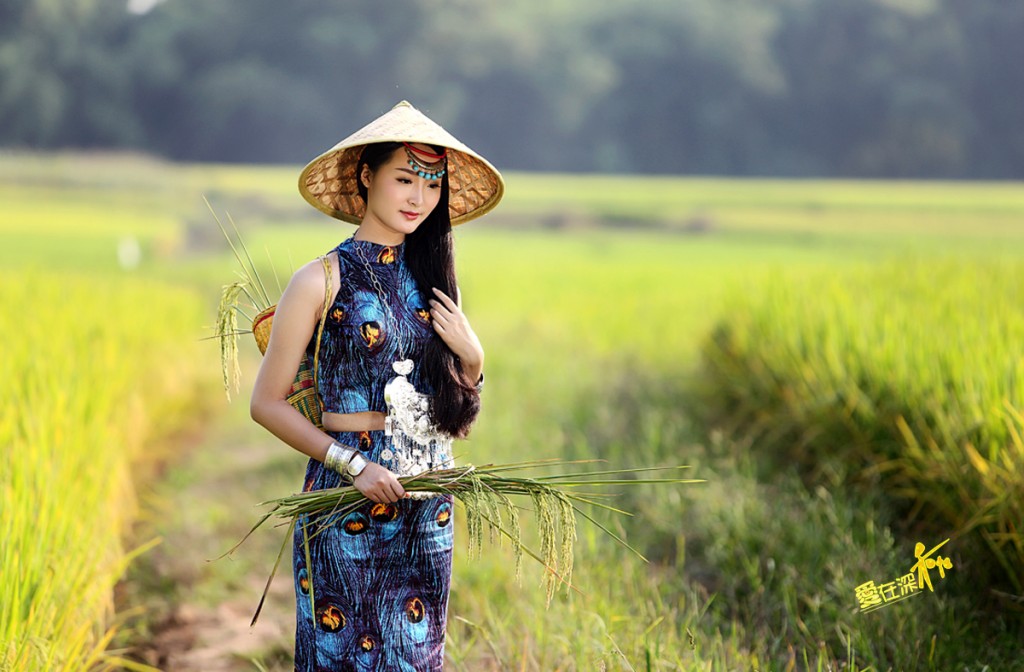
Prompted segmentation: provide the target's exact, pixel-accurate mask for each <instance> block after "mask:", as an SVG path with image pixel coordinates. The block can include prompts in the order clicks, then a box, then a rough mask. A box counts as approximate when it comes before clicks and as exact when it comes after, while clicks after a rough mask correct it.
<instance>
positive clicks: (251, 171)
mask: <svg viewBox="0 0 1024 672" xmlns="http://www.w3.org/2000/svg"><path fill="white" fill-rule="evenodd" d="M296 175H297V170H296V169H295V168H293V167H231V166H176V165H169V164H163V163H161V162H158V161H153V160H149V159H144V158H141V157H119V156H98V157H89V156H80V155H62V156H36V155H4V156H0V264H2V267H3V268H4V269H5V273H4V275H3V279H2V283H3V284H2V286H3V287H4V298H5V301H4V304H3V309H2V312H0V323H3V324H4V325H5V326H6V327H7V329H6V330H5V333H6V334H7V335H8V343H7V344H6V347H5V355H4V358H3V360H2V364H0V366H3V367H4V372H5V373H7V374H8V380H16V381H19V382H18V383H17V384H15V385H10V386H8V390H7V392H6V393H4V397H3V399H4V402H5V403H4V404H3V409H2V411H0V412H2V413H3V415H2V416H0V417H2V418H3V421H2V424H0V438H3V439H4V441H3V442H2V443H0V445H3V446H4V450H7V451H10V456H6V455H5V456H4V462H5V464H8V465H11V468H9V469H6V470H4V471H3V472H2V473H0V488H2V490H0V502H2V505H3V526H4V529H3V531H4V534H3V536H2V538H0V563H2V565H0V575H2V576H3V577H4V584H3V586H2V587H0V636H2V637H3V639H2V640H0V661H2V664H3V666H4V667H3V669H8V668H9V669H12V670H21V669H25V670H35V669H83V668H84V667H87V666H88V665H91V664H97V665H108V666H114V665H117V664H119V663H118V661H119V660H126V659H132V660H136V661H139V663H138V664H139V665H141V664H142V663H143V662H145V663H147V664H150V665H153V666H156V667H158V668H172V667H173V668H175V669H203V670H222V669H223V670H236V669H237V670H245V669H249V670H251V669H269V670H290V669H292V668H291V667H290V662H289V659H288V655H289V652H290V647H291V637H292V633H291V631H290V624H289V619H290V618H292V614H291V611H292V610H293V608H294V604H293V603H292V600H293V597H292V596H291V585H290V582H289V580H288V578H287V576H281V577H278V579H277V581H276V583H275V589H274V590H273V591H272V592H271V596H270V601H269V603H268V606H267V607H266V608H265V610H264V614H263V615H262V616H261V622H260V626H259V628H260V629H259V630H258V631H257V632H258V635H257V636H255V637H254V636H248V635H247V626H248V619H249V616H250V615H251V608H253V607H255V602H256V600H257V599H258V596H259V593H260V591H261V590H262V585H261V584H262V581H263V580H265V578H266V574H267V572H269V569H270V566H271V564H272V563H273V558H274V556H275V555H276V552H277V546H278V545H279V543H280V536H279V534H280V530H275V531H268V532H266V533H261V534H258V535H257V536H256V537H255V538H253V539H251V540H250V541H248V542H247V543H246V544H245V545H243V546H242V547H241V549H239V550H238V551H236V552H235V554H234V555H233V556H231V558H230V559H225V560H218V561H215V562H207V560H209V559H212V558H215V557H217V556H219V555H220V554H221V553H222V552H224V551H225V550H227V548H229V547H230V546H231V545H232V544H233V543H234V542H235V541H237V540H238V539H239V538H240V537H241V536H242V534H244V532H245V531H246V530H247V529H248V528H249V526H251V524H252V523H253V522H254V521H255V517H256V514H257V512H258V509H257V508H256V507H255V505H256V504H257V503H258V501H261V500H263V499H267V498H271V497H275V496H280V495H282V494H286V493H288V492H292V491H295V490H297V489H298V488H299V487H300V479H301V473H302V463H303V459H302V457H301V456H300V455H299V454H298V453H296V452H295V451H292V450H291V449H289V448H288V447H287V446H284V445H282V444H280V443H278V442H276V441H275V440H274V439H273V438H272V437H270V436H269V435H268V434H266V433H265V432H264V431H263V430H262V429H260V428H258V427H256V426H255V425H254V424H253V423H252V422H251V421H250V420H249V419H248V415H247V408H246V400H247V394H246V393H245V391H244V390H243V392H242V394H240V395H239V396H240V397H241V399H236V401H235V402H233V403H232V404H231V405H227V404H226V403H225V402H224V400H223V396H220V397H214V396H211V395H210V393H209V392H210V388H211V386H212V385H214V384H216V383H217V381H219V377H220V372H219V352H218V349H217V347H216V344H215V342H213V341H200V340H199V339H200V338H202V337H204V336H207V335H209V333H211V330H210V329H209V328H208V326H207V325H212V324H213V314H214V310H215V308H216V302H217V295H218V293H219V290H220V286H221V285H222V284H225V283H227V282H229V281H230V280H232V279H233V278H234V275H233V273H234V269H235V265H234V262H233V261H232V260H231V259H230V257H229V256H228V254H227V252H226V250H225V249H224V246H223V244H222V243H221V241H220V240H219V236H220V233H219V231H218V230H217V228H216V225H215V223H214V221H213V218H212V216H211V215H210V213H209V212H208V211H207V210H206V206H205V205H204V203H203V200H202V196H203V195H206V196H207V197H209V198H210V200H211V202H212V203H213V205H214V207H215V208H217V209H218V211H221V212H222V211H223V210H227V211H229V212H230V213H231V214H232V216H233V217H234V219H235V220H236V221H237V222H238V224H239V226H240V227H241V228H242V232H243V235H244V236H245V238H246V241H247V243H248V245H249V247H250V249H251V250H253V251H254V252H255V253H256V256H257V263H258V264H259V265H261V266H262V267H263V269H265V270H266V272H267V274H269V273H270V262H269V261H267V258H268V257H269V258H272V259H273V263H274V266H276V269H277V272H278V274H279V275H280V276H281V281H282V282H285V281H286V280H287V276H288V272H289V269H290V268H294V267H297V266H298V265H300V264H302V263H304V262H305V261H306V260H308V259H309V258H311V257H312V256H314V255H315V254H319V253H322V252H324V251H326V250H328V249H330V248H331V247H333V246H334V245H335V244H336V243H337V242H339V241H340V239H341V238H342V237H344V236H347V235H349V233H350V232H351V230H352V229H351V227H349V225H345V224H341V223H336V222H333V221H331V220H328V219H326V218H324V217H323V216H321V215H318V214H317V213H315V212H314V211H313V210H312V209H311V208H309V207H308V206H307V205H305V203H304V202H302V201H301V199H300V198H299V196H298V195H297V192H296V191H295V187H294V181H295V176H296ZM126 240H127V241H135V243H137V244H138V246H139V250H140V253H141V258H140V261H139V263H138V264H137V265H133V264H132V263H131V260H130V256H131V255H128V257H129V258H128V263H127V267H124V268H123V267H122V266H121V265H120V264H119V262H118V254H117V249H118V246H119V245H124V244H125V242H124V241H126ZM135 243H129V247H131V245H134V244H135ZM456 245H457V260H458V264H459V271H460V282H461V285H462V289H463V295H464V307H465V309H466V311H467V314H468V315H469V317H470V319H471V321H472V323H473V325H474V328H475V329H476V331H477V333H478V334H479V335H480V338H481V340H482V342H483V343H484V346H485V348H486V351H487V363H486V370H487V380H488V382H487V388H486V390H485V392H484V412H483V414H482V416H481V419H480V421H479V423H478V425H477V427H476V428H475V429H474V431H473V435H472V437H471V438H470V440H469V441H467V442H466V443H465V444H463V446H462V449H461V451H460V452H461V454H462V457H463V459H464V460H465V461H468V462H475V463H484V462H501V461H513V460H515V461H518V460H522V459H530V458H537V457H559V456H566V457H573V458H576V457H600V458H604V459H607V460H609V461H610V462H611V463H612V464H613V465H614V466H621V467H631V466H646V465H651V464H661V465H670V464H680V463H683V464H690V465H692V466H693V470H692V474H691V475H692V476H693V477H695V478H704V479H707V482H706V483H703V484H695V485H687V486H682V487H678V488H660V489H659V488H656V487H652V488H650V489H649V490H645V491H642V493H641V494H638V493H637V492H636V491H630V492H625V493H623V494H622V495H621V496H620V499H619V501H620V502H621V503H622V505H623V506H624V507H625V508H627V509H629V510H631V511H634V512H635V513H636V514H637V515H636V517H635V518H632V519H628V520H625V521H623V520H616V521H612V523H613V524H614V525H615V526H616V529H617V530H618V532H619V533H621V534H623V535H624V536H625V537H626V538H627V539H629V540H630V543H632V544H633V545H634V546H637V547H638V548H640V549H641V550H642V551H643V552H644V553H645V554H646V555H647V556H648V557H649V558H650V559H651V563H650V564H644V563H641V562H640V561H638V560H637V559H636V558H635V557H633V556H630V555H629V554H627V553H625V552H624V551H622V549H621V548H619V547H618V546H616V545H614V543H612V542H610V541H609V540H608V539H607V537H605V536H604V535H603V534H602V533H601V532H599V531H596V530H594V529H592V528H588V527H586V526H585V525H583V524H582V523H581V528H580V538H579V540H578V545H577V560H576V562H577V569H576V572H575V575H574V581H575V583H576V584H577V587H578V588H579V590H580V591H581V594H575V593H574V594H571V595H566V594H562V595H560V596H559V597H557V598H556V599H555V601H554V602H553V604H552V605H551V606H550V608H546V607H545V599H544V592H543V589H542V588H541V587H540V585H539V584H540V580H541V574H540V571H539V570H538V569H536V568H535V567H530V566H527V570H526V573H525V577H524V580H523V582H522V584H521V585H520V584H517V583H516V582H515V579H514V577H513V572H512V563H511V553H510V551H509V549H507V548H498V547H494V548H491V549H488V550H485V552H484V555H483V557H482V558H480V559H473V560H470V559H469V558H468V557H467V555H466V553H465V550H466V549H465V548H464V547H462V546H461V545H458V544H457V549H458V550H457V554H456V560H455V575H454V579H453V589H452V595H451V602H450V606H449V615H450V616H449V640H448V646H447V654H448V660H449V666H450V667H451V668H452V669H454V670H473V671H476V670H505V669H515V670H520V669H522V670H545V671H547V670H619V669H623V670H630V669H632V670H676V669H684V670H689V669H700V670H719V669H723V670H726V669H728V670H733V669H736V670H750V669H758V670H768V669H822V670H824V669H840V668H841V667H844V668H845V669H855V670H862V669H872V670H887V669H895V670H902V669H934V670H945V669H970V670H974V669H977V670H983V669H992V670H996V669H1014V668H1013V665H1015V664H1016V665H1019V661H1020V660H1022V659H1024V650H1022V648H1021V644H1020V642H1021V637H1022V632H1021V628H1022V619H1021V615H1020V609H1019V598H1015V597H1014V596H1019V595H1020V594H1021V586H1020V580H1021V573H1020V571H1019V567H1020V563H1021V562H1022V559H1024V553H1022V552H1021V549H1022V541H1021V536H1020V535H1021V523H1020V520H1021V518H1020V516H1021V508H1020V501H1021V497H1022V496H1024V477H1022V476H1021V474H1022V473H1024V472H1022V470H1021V467H1022V466H1024V460H1022V457H1021V450H1022V449H1021V442H1020V438H1019V436H1020V433H1021V431H1024V430H1022V429H1021V423H1020V422H1019V416H1018V415H1015V413H1018V412H1019V411H1020V409H1021V408H1024V399H1022V398H1021V395H1022V391H1021V383H1022V382H1024V370H1022V366H1024V365H1022V359H1021V357H1020V354H1019V350H1017V349H1015V346H1016V344H1017V343H1019V342H1020V336H1021V335H1022V334H1021V331H1022V330H1024V319H1022V311H1021V307H1020V304H1019V296H1021V291H1020V290H1022V289H1024V287H1022V281H1021V278H1022V277H1024V186H1022V185H1018V184H954V183H946V184H939V183H898V182H874V183H873V182H822V181H767V180H724V179H674V178H657V179H653V178H625V177H584V176H558V175H510V176H508V197H507V201H506V202H505V203H504V204H503V206H502V207H501V208H500V209H499V210H498V211H497V212H496V213H495V214H494V215H493V216H491V217H489V218H487V219H485V220H482V221H479V222H473V223H471V224H469V225H466V226H465V227H460V228H459V229H457V231H456ZM8 287H9V288H10V289H8ZM272 291H273V290H272ZM8 297H12V298H10V299H9V298H8ZM247 347H248V346H247ZM11 354H13V356H11ZM243 354H244V358H243V368H244V370H245V379H246V384H251V380H252V376H253V374H254V372H255V368H256V367H257V366H258V364H259V362H258V357H257V355H256V354H255V352H254V348H250V349H248V350H247V351H245V352H244V353H243ZM8 369H9V370H8ZM200 406H201V407H202V409H204V410H203V411H202V412H200V411H199V410H198V407H200ZM42 409H45V412H44V411H43V410H42ZM207 416H212V417H207ZM197 418H201V419H202V422H203V427H204V428H205V429H204V431H203V433H202V434H194V433H193V434H189V437H188V439H187V440H183V439H181V438H179V439H177V440H176V441H173V440H172V441H171V442H170V443H168V438H167V437H168V436H169V435H171V434H173V433H174V432H175V431H176V430H178V429H180V428H181V427H187V426H194V425H195V424H196V423H197V422H198V421H199V420H197ZM8 433H10V434H11V436H12V437H13V439H12V440H8V439H7V434H8ZM157 442H160V444H161V445H163V446H164V449H162V450H156V449H151V446H153V445H156V444H157ZM167 445H171V446H173V448H174V455H173V459H172V460H171V461H170V463H169V464H168V465H167V467H166V469H164V470H162V471H160V472H159V476H156V475H155V474H154V470H153V469H152V466H153V462H154V460H155V459H161V460H163V459H166V458H167V450H166V446H167ZM968 445H969V446H970V448H968V447H967V446H968ZM8 446H10V447H8ZM157 456H158V458H157ZM87 469H88V470H91V471H87ZM131 470H135V471H136V472H137V474H140V475H139V476H138V477H136V478H135V479H132V478H130V473H131ZM142 474H148V475H146V476H142ZM62 478H63V479H65V480H60V479H62ZM133 480H134V481H135V482H136V485H138V484H142V497H141V499H142V500H143V503H142V506H141V508H140V510H139V515H138V516H136V509H135V508H134V502H135V499H136V498H135V496H134V494H133V488H132V485H131V484H132V482H133ZM101 502H102V503H101ZM11 512H14V513H13V514H12V513H11ZM133 520H138V525H137V526H136V527H135V528H134V530H133V531H129V528H128V527H127V526H128V525H129V524H130V522H131V521H133ZM58 532H59V534H60V535H67V537H66V539H65V537H64V536H58ZM456 534H457V536H459V535H461V538H462V539H464V538H465V534H464V530H457V533H456ZM157 536H159V537H161V538H162V539H163V540H164V542H163V543H162V544H159V545H157V546H156V547H155V548H152V549H151V550H147V551H146V552H144V553H142V554H141V555H140V556H139V557H138V558H136V559H134V560H132V561H131V564H130V566H129V569H128V572H127V578H126V580H125V581H124V582H123V583H122V585H121V587H120V589H119V591H118V595H119V596H118V600H117V603H116V604H117V606H118V607H119V609H121V610H122V612H123V614H124V615H125V618H123V619H121V620H122V621H124V625H123V626H122V627H121V629H120V633H119V634H116V635H114V637H113V640H112V642H109V643H108V642H107V641H106V639H104V634H105V633H108V632H110V627H111V625H113V624H115V623H116V622H118V620H117V619H115V618H114V615H113V614H112V613H111V605H112V604H114V603H113V602H112V601H111V600H112V598H111V592H110V589H111V586H112V585H113V583H114V582H115V581H116V580H117V579H118V578H119V577H120V576H121V575H122V572H123V568H124V566H125V564H126V563H127V556H126V549H131V548H133V547H137V546H139V545H140V544H144V543H146V542H148V541H149V540H150V539H152V538H154V537H157ZM947 537H948V538H951V541H950V542H949V544H947V546H946V547H945V548H944V552H945V553H947V554H948V555H949V556H950V557H951V559H952V561H953V563H954V569H952V570H950V571H949V572H947V574H946V578H944V579H939V578H938V576H937V575H934V592H925V593H924V594H921V595H915V596H914V597H913V599H908V600H906V601H901V602H899V603H896V604H892V605H888V606H886V607H885V608H883V609H880V610H878V611H876V612H872V613H866V614H865V613H860V612H859V611H858V609H857V606H858V604H857V600H856V598H855V592H854V591H855V588H856V587H857V586H858V585H860V584H862V583H864V582H866V581H869V580H874V581H876V582H879V583H880V582H882V581H885V580H889V579H891V578H893V577H895V576H898V575H902V574H906V573H907V572H908V570H909V567H910V565H911V564H913V561H914V560H913V558H914V556H913V550H914V544H915V542H917V541H922V542H924V543H928V544H931V545H934V544H937V543H938V542H941V541H942V540H944V539H946V538H947ZM929 547H930V546H929ZM84 560H88V561H89V562H84ZM69 566H70V567H74V569H75V572H74V574H75V577H76V578H75V581H77V583H73V582H72V581H71V578H70V576H68V577H67V578H59V581H58V580H57V579H58V577H62V576H64V575H65V574H66V573H67V572H68V571H69V570H68V569H66V568H67V567H69ZM285 574H286V572H285ZM9 576H10V577H15V576H16V577H17V580H12V581H9V580H8V577H9ZM133 608H134V609H137V610H138V611H139V612H141V614H142V615H141V616H138V615H134V616H133V617H132V618H130V619H129V618H128V617H127V616H128V611H129V610H130V609H133ZM168 633H171V634H174V635H176V636H179V638H178V639H173V638H172V637H171V636H170V635H169V634H168ZM165 641H173V642H175V643H174V644H173V645H167V644H161V642H165ZM104 646H106V647H107V648H108V653H107V654H106V656H105V657H104V656H103V655H101V653H100V652H101V650H102V649H103V647H104ZM103 660H105V661H106V662H102V661H103Z"/></svg>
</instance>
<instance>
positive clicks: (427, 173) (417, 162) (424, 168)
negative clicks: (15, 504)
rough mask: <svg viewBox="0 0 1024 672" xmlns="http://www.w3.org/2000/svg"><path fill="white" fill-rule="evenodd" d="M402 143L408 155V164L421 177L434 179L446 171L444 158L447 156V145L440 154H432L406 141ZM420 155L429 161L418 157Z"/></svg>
mask: <svg viewBox="0 0 1024 672" xmlns="http://www.w3.org/2000/svg"><path fill="white" fill-rule="evenodd" d="M402 144H403V145H404V146H405V153H406V155H407V156H408V157H409V165H410V166H411V167H412V169H413V170H414V171H416V174H417V175H419V176H420V177H422V178H423V179H425V180H436V179H438V178H440V177H441V176H442V175H444V174H445V173H446V172H447V170H446V168H445V166H446V162H445V158H446V157H447V156H448V148H447V147H446V148H445V149H444V150H443V151H442V152H441V153H440V154H433V153H431V152H428V151H426V150H424V149H419V148H418V147H413V146H412V145H410V144H409V143H408V142H403V143H402ZM421 155H422V156H424V157H426V158H428V159H432V160H431V161H429V162H427V161H424V160H423V159H421V158H420V156H421Z"/></svg>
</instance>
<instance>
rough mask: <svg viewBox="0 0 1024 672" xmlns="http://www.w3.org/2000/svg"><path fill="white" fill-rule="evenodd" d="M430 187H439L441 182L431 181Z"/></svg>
mask: <svg viewBox="0 0 1024 672" xmlns="http://www.w3.org/2000/svg"><path fill="white" fill-rule="evenodd" d="M430 188H431V189H440V188H441V183H440V182H431V183H430Z"/></svg>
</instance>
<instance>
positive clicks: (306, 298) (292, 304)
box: [278, 258, 337, 313]
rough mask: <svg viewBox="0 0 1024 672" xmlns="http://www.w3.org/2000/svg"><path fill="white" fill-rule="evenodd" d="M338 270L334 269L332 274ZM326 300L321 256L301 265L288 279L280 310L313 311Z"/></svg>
mask: <svg viewBox="0 0 1024 672" xmlns="http://www.w3.org/2000/svg"><path fill="white" fill-rule="evenodd" d="M336 274H337V271H336V270H334V269H332V275H336ZM323 302H324V266H323V263H322V262H321V261H320V259H319V258H317V259H313V260H312V261H309V262H307V263H305V264H303V265H302V266H300V267H299V269H298V270H297V271H295V273H294V274H293V275H292V278H291V280H289V281H288V286H287V287H286V288H285V290H284V294H282V295H281V301H280V302H279V305H278V312H280V310H281V309H286V310H289V309H290V310H295V311H296V312H309V313H313V312H316V311H318V310H319V308H320V307H321V306H323Z"/></svg>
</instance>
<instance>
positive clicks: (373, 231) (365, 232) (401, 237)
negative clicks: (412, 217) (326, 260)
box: [352, 219, 405, 246]
mask: <svg viewBox="0 0 1024 672" xmlns="http://www.w3.org/2000/svg"><path fill="white" fill-rule="evenodd" d="M352 237H353V238H355V239H356V240H365V241H367V242H370V243H376V244H377V245H391V246H395V245H401V244H402V243H404V242H405V234H404V233H402V232H400V231H388V230H386V229H383V228H382V227H378V226H373V224H372V223H370V222H368V221H367V220H365V219H364V220H363V221H362V223H361V224H360V225H359V228H358V229H356V232H355V233H354V234H353V236H352Z"/></svg>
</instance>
